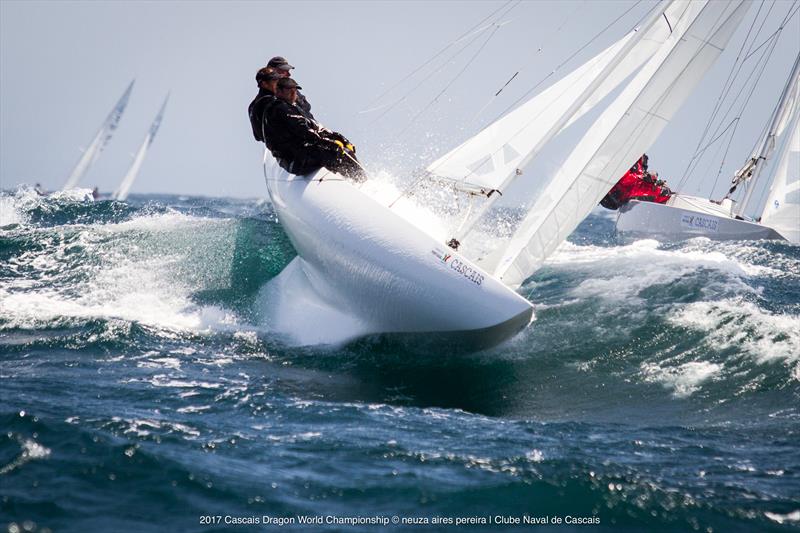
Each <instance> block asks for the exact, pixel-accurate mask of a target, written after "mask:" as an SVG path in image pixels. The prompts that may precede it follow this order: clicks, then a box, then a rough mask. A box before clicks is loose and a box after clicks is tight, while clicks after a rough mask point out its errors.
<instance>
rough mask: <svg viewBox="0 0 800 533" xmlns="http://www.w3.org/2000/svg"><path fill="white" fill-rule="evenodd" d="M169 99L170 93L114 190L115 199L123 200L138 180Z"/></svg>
mask: <svg viewBox="0 0 800 533" xmlns="http://www.w3.org/2000/svg"><path fill="white" fill-rule="evenodd" d="M168 100H169V94H167V97H166V98H164V103H163V104H161V109H160V110H159V112H158V115H156V118H155V120H153V124H152V125H151V126H150V129H149V130H148V131H147V135H145V137H144V141H142V145H141V146H140V147H139V150H138V151H137V152H136V156H135V157H134V158H133V164H132V165H131V168H130V169H128V172H127V173H126V174H125V177H124V178H122V182H121V183H120V184H119V187H118V188H117V190H116V191H114V195H113V197H112V198H113V199H114V200H119V201H123V200H125V199H126V198H127V197H128V194H129V193H130V191H131V187H132V186H133V182H134V181H136V176H138V175H139V170H140V169H141V168H142V163H143V162H144V157H145V156H146V155H147V151H148V149H149V148H150V145H151V144H152V143H153V139H154V138H155V136H156V133H158V127H159V126H160V125H161V120H162V119H163V118H164V110H165V109H166V107H167V101H168Z"/></svg>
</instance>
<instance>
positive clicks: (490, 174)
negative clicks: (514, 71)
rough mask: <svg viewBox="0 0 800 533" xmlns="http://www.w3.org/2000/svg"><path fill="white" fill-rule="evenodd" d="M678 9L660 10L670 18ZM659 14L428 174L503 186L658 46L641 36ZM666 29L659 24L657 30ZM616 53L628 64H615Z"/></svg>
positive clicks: (443, 159) (487, 187)
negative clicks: (547, 143) (546, 144)
mask: <svg viewBox="0 0 800 533" xmlns="http://www.w3.org/2000/svg"><path fill="white" fill-rule="evenodd" d="M679 9H681V7H678V8H677V9H676V8H674V7H673V8H667V10H666V12H667V13H668V15H669V16H671V17H676V16H677V11H678V10H679ZM661 16H662V12H661V11H655V12H654V15H653V16H651V18H650V20H648V21H647V22H646V23H645V25H644V26H643V27H642V28H637V29H636V30H634V31H632V32H630V33H629V34H628V35H626V36H624V37H623V38H622V39H620V40H619V41H617V42H616V43H614V44H612V45H611V46H609V47H608V48H606V49H605V50H603V51H602V52H600V53H599V54H597V55H596V56H594V57H593V58H591V59H589V60H588V61H587V62H585V63H584V64H583V65H581V66H580V67H578V68H577V69H575V70H574V71H572V72H570V73H569V74H568V75H566V76H565V77H564V78H562V79H561V80H559V81H558V82H557V83H555V84H553V85H551V86H550V87H548V88H547V89H545V90H544V91H542V92H541V93H539V94H538V95H536V96H535V97H534V98H532V99H531V100H529V101H527V102H526V103H524V104H523V105H521V106H520V107H518V108H517V109H515V110H514V111H512V112H511V113H509V114H507V115H505V116H503V117H502V118H500V119H499V120H497V121H495V122H494V123H492V124H491V125H490V126H488V127H487V128H486V129H484V130H482V131H481V132H480V133H478V134H477V135H475V136H474V137H471V138H470V139H468V140H467V141H465V142H464V143H462V144H461V145H459V146H458V147H456V148H454V149H453V150H451V151H450V152H448V153H446V154H445V155H443V156H442V157H440V158H439V159H437V160H436V161H434V162H433V163H431V164H430V165H429V166H428V168H427V170H428V172H430V173H432V174H434V175H436V176H440V177H444V178H447V179H450V180H454V181H461V182H464V183H465V184H468V185H471V186H473V187H480V188H483V189H485V190H492V189H503V188H505V186H506V185H508V184H509V183H510V181H511V180H512V179H515V177H516V176H519V175H521V173H520V172H518V170H519V169H521V167H523V166H524V165H525V164H526V162H527V161H530V159H532V157H533V156H535V155H536V152H538V150H539V149H540V148H541V147H542V146H543V145H544V144H545V143H546V142H547V141H548V140H549V139H550V138H552V137H554V136H555V135H557V134H558V133H559V132H560V131H562V130H563V129H565V128H567V127H569V126H570V125H571V124H573V123H574V122H575V121H577V120H578V119H580V117H582V116H583V115H585V114H586V113H588V112H589V111H590V110H591V109H592V108H594V106H595V105H597V103H599V102H600V101H602V100H603V99H604V98H605V97H606V96H608V95H609V94H610V93H611V92H612V91H613V90H614V89H615V88H617V87H618V86H619V85H620V84H621V83H622V82H623V81H624V80H625V79H627V78H628V77H629V76H630V75H631V74H632V73H634V72H635V71H636V70H637V69H639V68H640V67H641V66H642V65H643V64H644V62H645V61H646V60H647V59H648V58H649V57H650V56H651V55H652V54H653V53H654V52H655V49H656V48H657V45H658V43H657V42H656V41H653V40H651V39H647V38H646V37H647V34H648V31H649V30H650V28H651V27H652V26H653V25H654V24H655V23H656V22H657V21H658V20H659V19H660V18H661ZM667 28H668V24H667V23H666V22H664V23H663V27H662V28H661V29H660V31H661V32H663V33H666V32H667V31H668V30H667ZM621 54H624V55H625V56H626V57H627V58H628V61H626V62H624V63H623V64H621V65H620V64H618V60H619V58H620V55H621Z"/></svg>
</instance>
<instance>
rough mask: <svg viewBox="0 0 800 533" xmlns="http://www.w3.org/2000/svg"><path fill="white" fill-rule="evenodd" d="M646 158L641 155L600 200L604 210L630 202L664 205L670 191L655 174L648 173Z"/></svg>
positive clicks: (670, 193) (616, 207)
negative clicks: (638, 201) (637, 201)
mask: <svg viewBox="0 0 800 533" xmlns="http://www.w3.org/2000/svg"><path fill="white" fill-rule="evenodd" d="M647 163H648V157H647V154H643V155H642V157H640V158H639V160H638V161H636V163H634V164H633V166H632V167H631V168H630V170H628V171H627V172H626V173H625V175H624V176H622V178H620V180H619V181H618V182H617V183H616V184H615V185H614V187H612V188H611V190H610V191H608V194H606V195H605V197H603V199H602V200H600V205H601V206H603V207H605V208H606V209H615V210H616V209H619V208H620V207H622V206H623V205H624V204H626V203H628V202H629V201H630V200H641V201H644V202H654V203H657V204H664V203H667V201H668V200H669V199H670V197H671V196H672V191H671V190H670V189H669V187H667V184H666V182H665V181H663V180H661V179H659V178H658V174H657V173H650V172H649V171H648V168H647Z"/></svg>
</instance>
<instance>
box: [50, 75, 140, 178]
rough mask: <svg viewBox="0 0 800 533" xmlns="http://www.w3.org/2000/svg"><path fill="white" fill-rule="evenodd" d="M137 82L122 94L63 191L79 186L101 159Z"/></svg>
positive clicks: (131, 84)
mask: <svg viewBox="0 0 800 533" xmlns="http://www.w3.org/2000/svg"><path fill="white" fill-rule="evenodd" d="M135 81H136V80H133V81H131V83H130V84H129V85H128V88H127V89H125V92H124V93H122V96H121V97H120V99H119V100H118V101H117V103H116V105H115V106H114V108H113V109H112V110H111V112H110V113H109V114H108V116H107V117H106V119H105V120H104V121H103V124H101V125H100V129H99V130H98V131H97V135H95V136H94V139H93V140H92V143H91V144H90V145H89V147H88V148H87V149H86V150H85V151H84V152H83V155H82V156H81V158H80V159H79V160H78V163H77V164H76V165H75V168H73V169H72V172H71V173H70V175H69V178H67V182H66V183H65V184H64V187H63V190H67V189H72V188H74V187H75V186H76V185H78V183H79V182H80V181H81V179H82V178H83V176H85V175H86V173H87V172H88V171H89V167H91V166H92V164H93V163H94V162H95V161H97V158H98V157H100V153H101V152H102V151H103V149H104V148H105V147H106V145H107V144H108V141H110V140H111V137H112V136H113V135H114V130H116V129H117V126H119V121H120V119H121V118H122V113H123V112H124V111H125V107H126V106H127V105H128V99H129V98H130V96H131V91H132V90H133V83H134V82H135Z"/></svg>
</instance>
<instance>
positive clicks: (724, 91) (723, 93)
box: [678, 1, 764, 189]
mask: <svg viewBox="0 0 800 533" xmlns="http://www.w3.org/2000/svg"><path fill="white" fill-rule="evenodd" d="M763 7H764V1H762V2H761V3H760V4H759V6H758V11H757V12H756V15H755V17H753V20H752V22H751V23H750V27H749V28H748V29H747V34H746V35H745V37H744V39H743V40H742V46H741V47H740V48H739V52H738V53H737V54H736V60H735V61H734V62H733V65H731V69H730V71H729V72H728V77H727V79H726V80H725V83H723V85H722V88H721V89H720V92H719V96H718V97H717V102H716V103H715V105H714V109H713V110H712V111H711V116H710V117H709V119H708V121H707V122H706V127H705V129H704V130H703V134H702V135H701V136H700V138H699V139H698V140H697V146H696V147H695V153H694V154H693V155H692V157H691V158H690V159H689V161H688V162H687V164H686V168H685V169H684V171H683V175H682V176H681V180H680V182H679V183H678V189H681V188H683V185H684V183H685V182H686V180H687V179H688V178H689V177H690V176H691V175H692V174H693V173H694V170H695V168H696V166H697V165H696V163H695V159H697V157H698V156H699V153H698V149H699V147H700V145H702V144H703V141H704V140H705V138H706V135H708V132H709V130H710V129H711V126H712V125H713V124H714V121H715V120H716V118H717V114H718V113H719V110H720V108H721V107H722V103H723V102H724V101H725V98H727V96H728V93H729V92H730V89H731V87H733V82H734V80H735V79H736V76H738V75H739V72H741V69H742V67H743V66H744V60H742V62H741V64H740V63H739V61H740V59H741V57H742V51H743V50H744V48H745V46H747V44H748V40H749V38H750V34H751V33H752V31H753V28H754V27H755V25H756V22H758V18H759V15H760V14H761V9H762V8H763ZM757 37H758V36H757V35H756V37H754V38H753V41H755V39H756V38H757ZM750 47H751V48H752V44H750ZM748 52H749V50H748ZM737 67H738V68H737ZM734 71H735V73H734ZM729 84H730V85H729ZM718 130H719V126H717V129H716V130H715V132H714V133H713V134H712V136H713V135H716V133H717V131H718ZM693 163H695V164H694V166H693Z"/></svg>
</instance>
